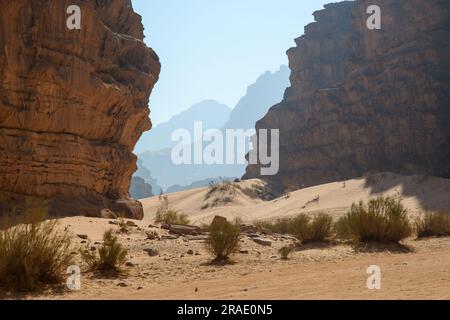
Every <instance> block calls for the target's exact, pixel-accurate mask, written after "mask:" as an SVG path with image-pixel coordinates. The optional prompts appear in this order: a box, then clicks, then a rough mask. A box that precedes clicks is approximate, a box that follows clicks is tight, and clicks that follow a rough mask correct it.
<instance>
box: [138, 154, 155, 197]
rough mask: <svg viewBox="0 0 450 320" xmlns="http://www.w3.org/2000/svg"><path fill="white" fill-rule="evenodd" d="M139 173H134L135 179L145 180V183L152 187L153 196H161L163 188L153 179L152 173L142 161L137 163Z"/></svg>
mask: <svg viewBox="0 0 450 320" xmlns="http://www.w3.org/2000/svg"><path fill="white" fill-rule="evenodd" d="M137 167H138V169H137V171H136V172H135V173H134V175H133V177H138V178H141V179H144V181H145V183H148V184H149V185H150V186H151V187H152V193H153V194H160V193H161V191H162V188H161V187H160V186H159V184H158V181H157V180H156V179H154V178H153V177H152V173H151V172H150V170H148V169H147V168H146V167H145V166H144V163H143V162H142V160H139V159H138V161H137Z"/></svg>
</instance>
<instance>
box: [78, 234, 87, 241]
mask: <svg viewBox="0 0 450 320" xmlns="http://www.w3.org/2000/svg"><path fill="white" fill-rule="evenodd" d="M77 237H78V238H80V239H83V240H87V239H88V236H87V235H85V234H77Z"/></svg>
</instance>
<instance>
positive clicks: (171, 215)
mask: <svg viewBox="0 0 450 320" xmlns="http://www.w3.org/2000/svg"><path fill="white" fill-rule="evenodd" d="M161 201H162V203H161V206H160V207H159V208H158V210H157V211H156V215H155V220H154V221H155V223H161V224H189V223H190V222H189V219H188V216H187V215H186V214H184V213H179V212H178V211H175V210H172V209H169V198H168V196H162V198H161Z"/></svg>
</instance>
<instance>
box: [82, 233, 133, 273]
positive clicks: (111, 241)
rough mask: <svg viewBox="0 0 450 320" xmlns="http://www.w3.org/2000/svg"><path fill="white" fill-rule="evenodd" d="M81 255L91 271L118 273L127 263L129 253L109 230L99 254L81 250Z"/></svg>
mask: <svg viewBox="0 0 450 320" xmlns="http://www.w3.org/2000/svg"><path fill="white" fill-rule="evenodd" d="M80 254H81V257H82V259H83V260H84V262H85V263H86V264H87V265H88V267H89V270H100V271H110V270H116V271H117V270H119V268H120V267H121V266H122V265H123V264H124V263H125V261H126V259H127V254H128V252H127V250H126V249H124V248H123V246H122V244H121V243H120V242H119V239H118V238H117V236H114V235H113V232H112V230H108V231H106V232H105V233H104V234H103V244H102V246H101V247H100V248H99V249H98V252H97V250H95V251H91V250H89V249H88V248H86V249H84V250H80Z"/></svg>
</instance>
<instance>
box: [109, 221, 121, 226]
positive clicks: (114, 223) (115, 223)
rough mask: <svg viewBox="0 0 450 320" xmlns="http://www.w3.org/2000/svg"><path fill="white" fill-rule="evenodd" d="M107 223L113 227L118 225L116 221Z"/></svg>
mask: <svg viewBox="0 0 450 320" xmlns="http://www.w3.org/2000/svg"><path fill="white" fill-rule="evenodd" d="M108 223H109V224H113V225H115V226H117V225H118V224H119V222H118V221H108Z"/></svg>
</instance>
